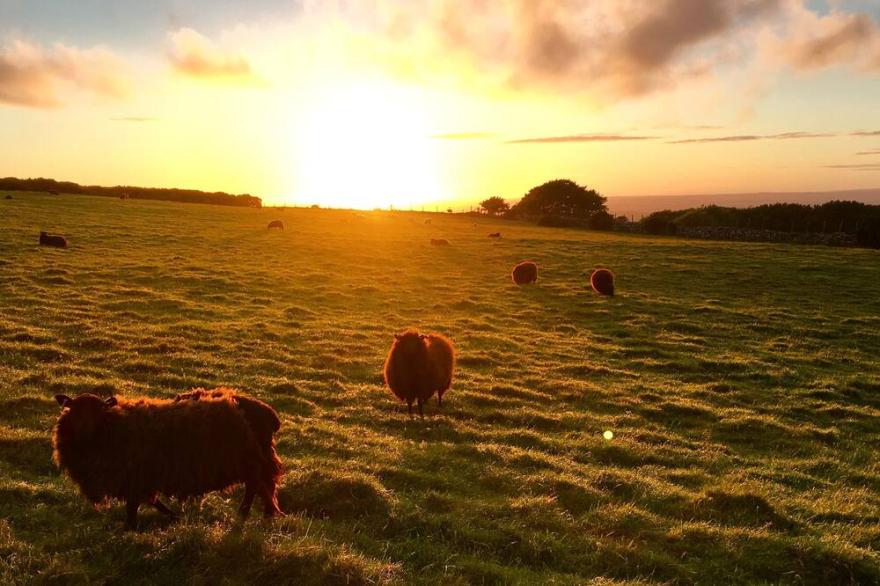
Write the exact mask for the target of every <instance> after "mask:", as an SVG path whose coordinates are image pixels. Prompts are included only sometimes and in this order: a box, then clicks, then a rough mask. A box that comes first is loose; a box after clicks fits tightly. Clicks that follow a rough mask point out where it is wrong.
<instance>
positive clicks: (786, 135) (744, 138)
mask: <svg viewBox="0 0 880 586" xmlns="http://www.w3.org/2000/svg"><path fill="white" fill-rule="evenodd" d="M834 136H837V135H836V134H830V133H815V132H783V133H780V134H741V135H734V136H711V137H705V138H687V139H683V140H673V141H669V142H668V143H667V144H705V143H712V142H749V141H755V140H794V139H803V138H830V137H834Z"/></svg>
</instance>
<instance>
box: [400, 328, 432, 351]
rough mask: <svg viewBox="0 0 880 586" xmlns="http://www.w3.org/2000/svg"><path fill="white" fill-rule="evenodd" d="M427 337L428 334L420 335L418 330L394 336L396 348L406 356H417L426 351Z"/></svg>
mask: <svg viewBox="0 0 880 586" xmlns="http://www.w3.org/2000/svg"><path fill="white" fill-rule="evenodd" d="M427 337H428V336H427V335H426V334H420V333H419V332H418V331H416V330H406V331H404V332H401V333H399V334H394V348H395V350H398V351H400V352H402V353H404V354H417V353H419V352H422V351H424V349H425V347H426V344H425V340H426V339H427Z"/></svg>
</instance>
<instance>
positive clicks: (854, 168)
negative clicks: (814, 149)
mask: <svg viewBox="0 0 880 586" xmlns="http://www.w3.org/2000/svg"><path fill="white" fill-rule="evenodd" d="M825 168H826V169H849V170H851V171H880V164H876V165H875V164H867V165H825Z"/></svg>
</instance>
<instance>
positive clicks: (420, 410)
mask: <svg viewBox="0 0 880 586" xmlns="http://www.w3.org/2000/svg"><path fill="white" fill-rule="evenodd" d="M418 402H419V417H424V416H425V413H424V411H422V402H423V401H422V400H421V399H418Z"/></svg>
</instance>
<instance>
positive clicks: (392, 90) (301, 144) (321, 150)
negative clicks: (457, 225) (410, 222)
mask: <svg viewBox="0 0 880 586" xmlns="http://www.w3.org/2000/svg"><path fill="white" fill-rule="evenodd" d="M430 122H431V121H430V119H429V116H428V113H427V112H426V111H425V109H424V107H423V105H422V103H421V101H420V100H419V99H418V94H417V93H414V92H412V91H407V90H406V89H403V88H398V87H395V86H392V85H382V84H376V83H370V84H367V83H361V84H350V83H349V84H345V85H344V86H341V87H337V88H334V89H330V90H325V91H322V92H320V93H317V94H315V96H314V97H313V99H312V100H311V101H310V104H309V105H308V106H307V107H306V108H305V109H304V111H303V112H302V114H301V115H300V116H297V118H296V123H295V124H294V128H292V129H291V134H292V136H293V137H295V138H294V140H295V141H296V147H295V148H294V149H293V151H294V153H293V154H294V157H295V158H294V161H293V164H292V169H294V170H295V176H294V177H293V182H294V183H295V185H296V189H295V199H296V201H297V203H305V204H312V203H317V204H320V205H322V206H327V207H342V208H357V209H372V208H387V207H388V206H394V207H395V208H398V209H406V208H410V207H416V206H419V205H422V204H425V203H430V202H436V201H439V200H442V199H444V197H445V195H446V194H445V193H444V189H443V187H442V184H441V180H440V173H439V160H438V156H437V153H436V147H435V146H434V145H433V144H432V142H433V141H431V140H430V138H429V135H430V128H431V124H430Z"/></svg>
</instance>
